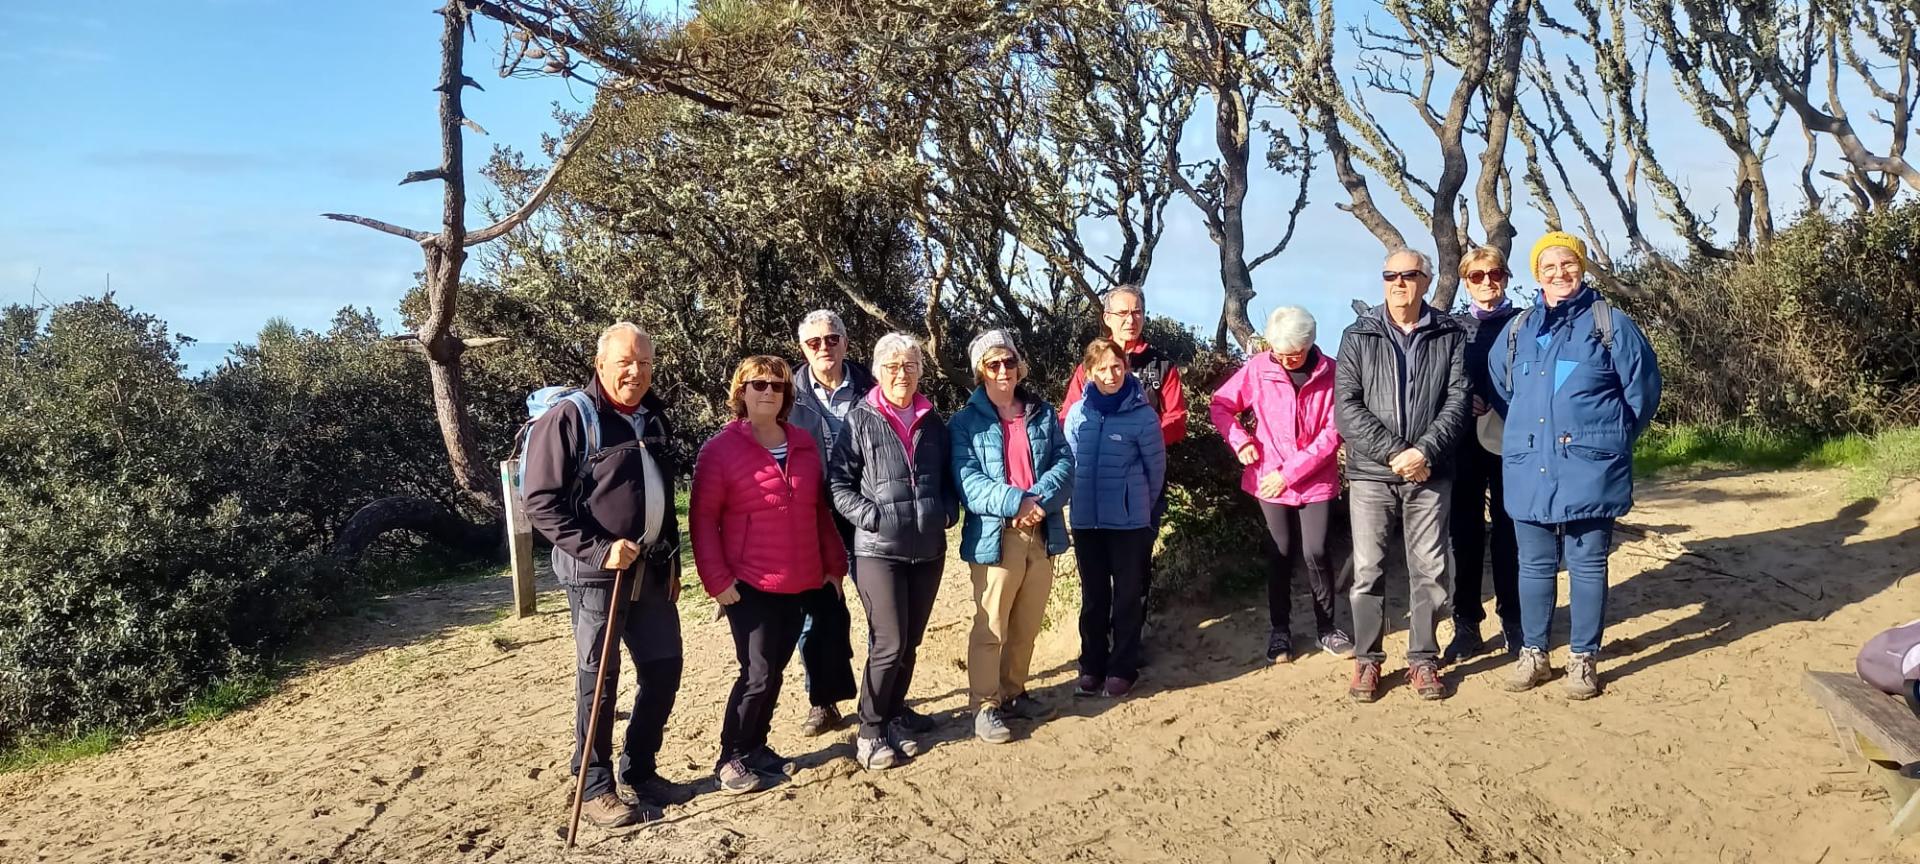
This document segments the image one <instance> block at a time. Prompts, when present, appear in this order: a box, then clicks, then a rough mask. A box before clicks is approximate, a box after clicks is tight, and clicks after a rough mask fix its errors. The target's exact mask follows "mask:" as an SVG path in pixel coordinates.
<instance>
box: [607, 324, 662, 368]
mask: <svg viewBox="0 0 1920 864" xmlns="http://www.w3.org/2000/svg"><path fill="white" fill-rule="evenodd" d="M615 336H627V337H630V338H632V339H635V340H640V339H645V340H647V341H648V342H652V341H653V337H652V336H649V335H647V331H646V329H645V328H642V327H641V326H640V325H638V324H635V323H633V322H632V321H620V322H617V323H614V324H610V325H608V326H607V329H605V330H602V331H600V340H599V341H598V342H595V343H594V345H593V359H595V360H599V359H600V358H602V357H605V356H607V346H608V345H611V344H613V339H614V337H615Z"/></svg>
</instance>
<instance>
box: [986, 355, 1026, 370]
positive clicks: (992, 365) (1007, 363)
mask: <svg viewBox="0 0 1920 864" xmlns="http://www.w3.org/2000/svg"><path fill="white" fill-rule="evenodd" d="M980 365H982V366H985V367H986V369H987V371H988V372H998V371H1000V370H1002V369H1010V370H1013V371H1015V372H1018V371H1020V361H1019V360H1017V359H1015V358H1012V357H999V358H995V359H993V360H988V361H987V362H985V363H982V364H980Z"/></svg>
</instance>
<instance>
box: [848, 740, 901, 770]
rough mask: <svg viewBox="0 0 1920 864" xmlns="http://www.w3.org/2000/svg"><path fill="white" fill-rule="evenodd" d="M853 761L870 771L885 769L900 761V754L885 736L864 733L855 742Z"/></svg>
mask: <svg viewBox="0 0 1920 864" xmlns="http://www.w3.org/2000/svg"><path fill="white" fill-rule="evenodd" d="M853 761H855V762H858V763H860V767H862V768H865V769H867V770H868V771H885V770H887V769H888V768H892V767H893V766H895V765H897V764H899V763H900V755H899V754H898V753H895V752H894V750H893V745H891V744H888V743H887V739H885V738H868V737H867V736H865V735H862V736H860V737H858V738H856V739H854V742H853Z"/></svg>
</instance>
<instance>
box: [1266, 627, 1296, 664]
mask: <svg viewBox="0 0 1920 864" xmlns="http://www.w3.org/2000/svg"><path fill="white" fill-rule="evenodd" d="M1267 662H1268V663H1272V664H1275V665H1278V664H1281V663H1292V662H1293V640H1291V639H1288V638H1287V636H1286V634H1284V633H1274V634H1270V635H1268V636H1267Z"/></svg>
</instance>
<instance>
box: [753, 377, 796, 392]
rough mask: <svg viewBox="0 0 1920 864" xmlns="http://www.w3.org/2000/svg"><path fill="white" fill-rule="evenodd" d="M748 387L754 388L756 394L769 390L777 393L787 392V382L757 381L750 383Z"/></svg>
mask: <svg viewBox="0 0 1920 864" xmlns="http://www.w3.org/2000/svg"><path fill="white" fill-rule="evenodd" d="M747 386H748V387H752V388H753V391H754V392H755V393H765V392H767V391H768V390H772V391H773V392H775V393H785V392H787V382H785V381H760V380H755V381H748V382H747Z"/></svg>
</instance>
